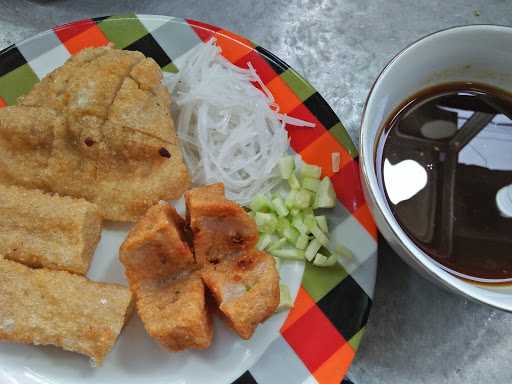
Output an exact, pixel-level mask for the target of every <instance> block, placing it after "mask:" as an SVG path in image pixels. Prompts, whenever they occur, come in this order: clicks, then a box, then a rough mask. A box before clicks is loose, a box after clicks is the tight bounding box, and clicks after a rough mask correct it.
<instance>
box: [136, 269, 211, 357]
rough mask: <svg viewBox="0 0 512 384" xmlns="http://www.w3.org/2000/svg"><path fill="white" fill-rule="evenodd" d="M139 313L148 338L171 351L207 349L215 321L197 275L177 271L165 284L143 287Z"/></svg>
mask: <svg viewBox="0 0 512 384" xmlns="http://www.w3.org/2000/svg"><path fill="white" fill-rule="evenodd" d="M136 295H137V311H138V313H139V316H140V318H141V319H142V322H143V323H144V327H145V328H146V331H147V332H148V333H149V335H150V336H151V337H152V338H154V339H156V340H157V341H158V342H159V343H160V344H161V345H162V346H163V347H165V348H166V349H168V350H170V351H181V350H184V349H187V348H196V349H205V348H208V347H209V346H210V344H211V342H212V338H213V327H212V318H211V315H210V313H209V312H208V309H207V305H206V301H205V288H204V284H203V281H202V280H201V277H200V276H199V274H198V273H197V272H190V271H187V272H181V273H180V272H178V273H177V274H176V275H174V276H172V277H170V278H169V280H168V281H167V282H165V283H160V284H157V285H156V286H151V285H150V284H144V285H143V286H141V287H139V288H138V290H137V292H136Z"/></svg>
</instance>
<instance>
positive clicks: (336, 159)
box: [331, 152, 341, 173]
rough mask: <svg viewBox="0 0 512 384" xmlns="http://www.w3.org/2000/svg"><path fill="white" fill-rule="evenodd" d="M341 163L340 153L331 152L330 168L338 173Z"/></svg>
mask: <svg viewBox="0 0 512 384" xmlns="http://www.w3.org/2000/svg"><path fill="white" fill-rule="evenodd" d="M340 164H341V153H339V152H333V153H331V169H332V171H333V172H334V173H338V172H339V171H340Z"/></svg>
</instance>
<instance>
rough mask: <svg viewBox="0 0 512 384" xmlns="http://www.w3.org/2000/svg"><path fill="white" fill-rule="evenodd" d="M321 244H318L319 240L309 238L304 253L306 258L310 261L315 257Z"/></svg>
mask: <svg viewBox="0 0 512 384" xmlns="http://www.w3.org/2000/svg"><path fill="white" fill-rule="evenodd" d="M321 246H322V244H320V242H319V241H318V240H317V239H313V240H311V241H310V242H309V245H308V247H307V248H306V252H305V253H304V256H305V257H306V260H307V261H312V260H313V259H314V258H315V256H316V254H317V252H318V250H319V249H320V247H321Z"/></svg>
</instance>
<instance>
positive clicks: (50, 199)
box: [0, 184, 102, 275]
mask: <svg viewBox="0 0 512 384" xmlns="http://www.w3.org/2000/svg"><path fill="white" fill-rule="evenodd" d="M101 222H102V218H101V216H100V214H99V210H98V207H97V206H96V205H94V204H92V203H89V202H87V201H85V200H83V199H74V198H71V197H62V196H58V195H52V194H48V193H44V192H42V191H39V190H35V189H32V190H29V189H25V188H21V187H15V186H10V187H8V186H5V185H1V184H0V256H3V257H5V258H6V259H10V260H14V261H18V262H20V263H23V264H26V265H28V266H31V267H46V268H49V269H58V270H66V271H69V272H73V273H78V274H81V275H85V274H86V273H87V270H88V269H89V266H90V263H91V259H92V255H93V254H94V251H95V249H96V245H97V244H98V241H99V240H100V236H101Z"/></svg>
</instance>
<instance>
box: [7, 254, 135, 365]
mask: <svg viewBox="0 0 512 384" xmlns="http://www.w3.org/2000/svg"><path fill="white" fill-rule="evenodd" d="M131 302H132V295H131V293H130V291H129V290H128V289H127V288H125V287H122V286H120V285H117V284H102V283H96V282H92V281H89V280H87V279H86V278H85V277H83V276H78V275H75V274H71V273H69V272H65V271H50V270H47V269H31V268H29V267H26V266H24V265H22V264H19V263H16V262H14V261H10V260H6V259H3V258H0V308H1V310H0V340H2V341H9V342H16V343H24V344H34V345H55V346H58V347H61V348H63V349H65V350H68V351H73V352H78V353H80V354H84V355H86V356H89V357H90V358H91V361H92V362H93V363H94V364H96V365H101V363H102V362H103V360H104V358H105V357H106V355H107V354H108V353H109V351H110V350H111V349H112V347H113V346H114V344H115V342H116V340H117V337H118V336H119V334H120V332H121V330H122V328H123V326H124V324H125V322H126V321H127V319H128V317H129V315H130V313H131Z"/></svg>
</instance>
